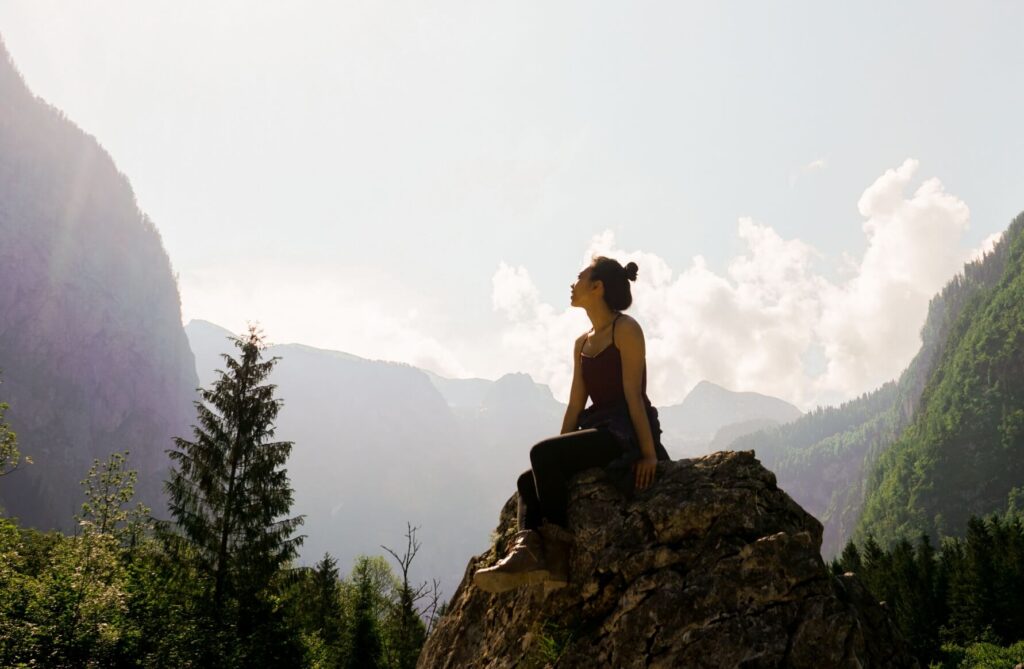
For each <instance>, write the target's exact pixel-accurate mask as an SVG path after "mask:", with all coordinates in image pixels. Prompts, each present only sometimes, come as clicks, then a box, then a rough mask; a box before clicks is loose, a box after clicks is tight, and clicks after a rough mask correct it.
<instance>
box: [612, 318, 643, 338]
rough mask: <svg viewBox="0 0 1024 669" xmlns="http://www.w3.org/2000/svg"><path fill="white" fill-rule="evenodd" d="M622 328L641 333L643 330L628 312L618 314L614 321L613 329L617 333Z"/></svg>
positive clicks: (622, 329)
mask: <svg viewBox="0 0 1024 669" xmlns="http://www.w3.org/2000/svg"><path fill="white" fill-rule="evenodd" d="M624 330H625V331H629V332H632V333H638V334H641V335H642V334H643V332H644V331H643V328H641V327H640V323H639V322H638V321H637V320H636V319H635V318H633V317H632V316H630V315H629V314H619V316H618V318H617V319H616V322H615V331H616V333H618V332H622V331H624Z"/></svg>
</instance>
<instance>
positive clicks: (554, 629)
mask: <svg viewBox="0 0 1024 669" xmlns="http://www.w3.org/2000/svg"><path fill="white" fill-rule="evenodd" d="M575 636H576V632H575V630H574V629H573V628H572V627H571V626H569V625H566V624H564V623H562V622H559V621H557V620H545V621H543V622H542V623H541V624H540V625H539V629H538V630H537V631H536V632H535V633H534V640H533V644H532V645H531V646H530V651H529V652H528V653H527V656H526V658H525V659H524V662H523V663H524V664H525V665H526V666H527V667H546V666H552V665H556V664H557V663H558V661H559V660H560V659H561V658H562V655H563V654H564V653H565V651H566V650H567V649H568V647H569V645H570V644H571V643H572V640H573V638H574V637H575Z"/></svg>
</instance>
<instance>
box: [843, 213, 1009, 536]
mask: <svg viewBox="0 0 1024 669" xmlns="http://www.w3.org/2000/svg"><path fill="white" fill-rule="evenodd" d="M1022 233H1024V215H1022V216H1018V217H1017V219H1016V220H1015V221H1014V222H1013V224H1011V226H1010V228H1009V229H1008V230H1007V232H1006V233H1005V234H1004V236H1003V239H1001V240H1000V242H999V243H998V244H997V245H996V248H995V250H994V251H993V253H992V254H991V256H990V257H987V258H986V259H985V261H984V262H982V263H975V264H973V265H969V266H968V268H971V269H972V271H965V275H964V276H963V277H962V278H961V277H958V282H959V284H960V285H967V284H973V285H974V286H975V289H974V290H971V291H966V290H964V291H961V292H962V293H963V296H962V300H961V303H962V304H961V308H960V309H959V311H958V313H957V314H956V318H955V319H954V320H953V322H952V324H951V326H950V328H949V335H948V338H947V341H946V343H945V346H944V347H943V348H942V350H941V351H940V352H939V355H938V357H937V358H936V362H935V365H934V369H933V370H932V372H931V374H930V377H929V381H928V385H927V387H926V388H925V390H924V392H923V393H922V396H921V405H920V409H919V411H918V412H917V413H916V414H915V416H914V419H913V421H912V423H911V424H910V425H909V426H908V427H907V429H906V430H905V431H904V432H903V433H902V434H901V435H900V436H899V438H898V439H897V440H896V441H895V442H894V443H893V444H892V446H891V448H889V449H888V450H887V451H886V452H885V453H883V454H881V455H880V457H879V458H878V460H877V462H876V463H875V464H874V466H873V468H872V470H871V472H870V475H869V476H868V478H867V482H866V489H867V494H866V497H865V503H864V511H863V514H862V516H861V519H860V522H859V525H858V530H857V536H858V537H860V538H863V537H864V536H865V535H866V533H867V532H869V531H870V532H871V533H873V534H874V535H875V536H877V537H879V539H880V540H881V541H883V543H890V542H892V541H895V540H896V538H897V537H899V536H904V535H916V534H918V533H921V532H926V533H928V534H929V535H930V536H932V537H933V538H935V537H940V536H942V535H943V534H945V533H946V532H948V531H949V528H963V527H966V526H967V521H968V518H969V517H970V516H971V515H979V516H980V515H984V514H987V513H991V512H993V511H997V510H1001V509H1003V508H1005V507H1006V505H1007V504H1008V502H1009V501H1010V495H1011V494H1012V493H1013V491H1014V489H1015V486H1019V485H1020V481H1021V480H1024V306H1022V305H1024V234H1022Z"/></svg>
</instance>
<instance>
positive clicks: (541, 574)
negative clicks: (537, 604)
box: [473, 530, 548, 592]
mask: <svg viewBox="0 0 1024 669" xmlns="http://www.w3.org/2000/svg"><path fill="white" fill-rule="evenodd" d="M547 577H548V569H547V566H546V565H545V563H544V551H543V547H542V545H541V538H540V535H539V534H537V532H535V531H534V530H520V531H519V532H516V534H515V536H513V537H512V550H511V551H510V552H509V554H508V555H506V556H505V557H503V558H502V559H501V560H499V561H498V562H497V564H495V565H494V566H493V567H487V568H486V569H477V570H476V572H474V574H473V584H474V585H476V587H478V588H480V589H481V590H483V591H485V592H505V591H506V590H511V589H513V588H518V587H519V586H521V585H529V584H531V583H540V582H541V581H543V580H544V579H546V578H547Z"/></svg>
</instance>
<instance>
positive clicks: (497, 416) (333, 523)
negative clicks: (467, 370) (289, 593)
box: [185, 320, 799, 587]
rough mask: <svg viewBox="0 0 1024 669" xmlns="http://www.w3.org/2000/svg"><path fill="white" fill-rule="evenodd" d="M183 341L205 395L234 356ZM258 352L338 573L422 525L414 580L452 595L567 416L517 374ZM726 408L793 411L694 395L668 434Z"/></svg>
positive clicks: (216, 343)
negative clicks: (275, 359)
mask: <svg viewBox="0 0 1024 669" xmlns="http://www.w3.org/2000/svg"><path fill="white" fill-rule="evenodd" d="M185 331H186V333H187V334H188V338H189V342H190V344H191V346H192V350H193V351H194V352H195V358H196V365H197V370H198V374H199V378H200V382H201V384H202V385H203V386H204V387H205V386H209V385H210V383H211V382H212V381H213V380H214V378H215V373H214V371H215V370H216V369H217V368H223V360H222V359H221V358H220V354H222V353H229V352H233V347H232V345H231V344H230V342H229V340H228V338H229V337H230V336H231V334H232V333H230V332H229V331H227V330H225V329H223V328H221V327H219V326H217V325H215V324H213V323H209V322H206V321H201V320H194V321H191V322H190V323H189V324H188V325H187V326H186V328H185ZM265 355H267V356H275V355H276V356H280V357H281V361H280V362H279V364H278V366H277V367H276V368H275V370H274V373H273V375H272V376H271V379H270V381H271V382H272V383H274V384H276V385H277V397H279V398H281V399H282V400H284V407H283V408H282V410H281V413H280V415H279V417H278V422H277V425H278V430H277V435H278V436H279V437H280V438H282V439H286V440H290V441H294V442H295V447H294V449H293V451H292V456H291V458H290V459H289V462H288V470H289V476H290V477H291V482H292V487H293V488H294V489H295V506H294V508H293V512H294V513H302V514H305V515H306V523H305V525H304V526H303V529H302V531H303V533H305V534H306V535H307V538H306V540H305V543H304V545H303V546H302V549H301V550H302V559H303V560H304V561H306V562H313V561H315V560H317V559H319V558H320V557H321V556H322V555H323V553H324V552H325V551H329V552H330V553H331V554H332V555H334V556H335V557H336V558H338V559H339V560H340V561H341V563H342V564H350V563H351V561H352V560H353V559H354V558H355V557H356V556H357V555H358V554H360V553H369V554H375V553H379V552H380V550H379V548H380V545H381V544H384V545H390V544H391V543H394V542H395V541H396V540H397V538H399V537H401V536H402V534H403V533H404V531H405V522H406V520H408V521H410V522H412V523H413V524H414V525H419V526H421V531H420V534H419V537H420V540H421V541H422V543H423V548H422V551H421V553H420V556H419V557H418V558H417V563H416V564H415V565H414V571H415V572H416V573H417V574H422V578H428V577H431V576H437V577H439V578H441V580H442V583H444V584H445V585H447V586H448V587H454V585H455V584H457V583H458V580H459V578H461V573H460V572H458V571H457V569H458V565H459V564H460V563H462V562H464V561H465V559H466V557H467V556H469V555H472V554H473V553H474V552H476V551H478V550H479V549H480V545H479V541H478V540H479V537H482V536H487V533H488V532H489V530H490V524H491V514H492V513H493V511H494V510H495V509H498V508H500V507H501V505H502V504H503V503H504V502H505V495H506V491H507V489H508V488H509V486H514V485H515V480H516V478H518V476H519V474H520V473H521V472H523V471H526V470H527V469H529V468H530V458H529V452H530V448H531V447H532V446H533V445H534V444H536V443H537V442H538V441H540V440H541V439H544V438H545V437H548V436H551V435H554V434H558V432H559V430H560V428H561V425H562V418H563V416H564V415H565V405H564V404H562V403H560V402H558V401H557V400H556V399H555V398H554V396H553V395H552V394H551V390H550V389H549V388H548V387H547V386H546V385H543V384H539V383H536V382H534V381H533V380H532V379H531V378H530V376H529V375H527V374H506V375H505V376H503V377H501V378H499V379H497V380H495V381H491V380H487V379H448V378H444V377H441V376H439V375H437V374H433V373H431V372H425V371H422V370H419V369H416V368H414V367H411V366H409V365H405V364H398V363H392V362H383V361H377V360H366V359H363V358H359V357H357V356H354V355H350V354H347V353H341V352H337V351H328V350H323V349H317V348H313V347H309V346H303V345H299V344H282V345H275V346H271V347H269V349H268V350H267V351H266V353H265ZM691 395H692V393H691ZM732 405H740V406H741V407H742V409H741V410H739V411H738V415H741V416H742V415H748V414H749V415H754V416H759V411H768V412H771V413H772V415H775V416H777V417H781V418H789V417H790V416H792V415H793V414H794V413H799V412H797V411H796V409H795V408H792V407H789V405H786V404H785V403H782V402H779V401H778V400H773V399H772V398H767V397H764V396H760V395H754V394H753V393H730V392H729V391H727V390H724V389H721V388H718V387H717V386H713V385H711V384H701V385H699V386H698V390H697V395H696V399H695V401H694V402H693V403H692V408H684V410H683V411H669V414H670V415H669V421H670V429H671V420H673V418H674V417H680V418H681V419H682V420H684V421H685V420H688V418H687V417H688V416H690V415H694V413H697V412H700V411H702V410H703V411H717V412H718V413H719V414H721V415H722V416H723V417H726V416H728V415H729V414H728V407H729V406H732ZM780 405H781V407H782V408H781V409H779V408H778V407H779V406H780ZM765 407H767V409H765ZM786 407H789V408H788V410H787V408H786ZM723 419H725V418H723ZM755 420H765V419H763V418H757V419H755ZM702 425H706V426H710V428H708V429H714V428H716V427H717V426H716V424H715V423H714V422H713V421H707V420H705V421H704V423H702ZM751 429H752V428H751ZM666 443H667V446H668V448H669V452H670V453H674V450H673V449H674V443H672V442H666ZM475 540H476V541H477V543H474V541H475Z"/></svg>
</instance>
